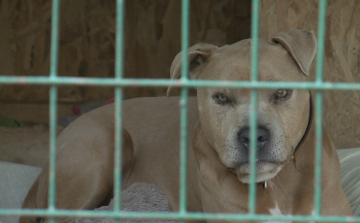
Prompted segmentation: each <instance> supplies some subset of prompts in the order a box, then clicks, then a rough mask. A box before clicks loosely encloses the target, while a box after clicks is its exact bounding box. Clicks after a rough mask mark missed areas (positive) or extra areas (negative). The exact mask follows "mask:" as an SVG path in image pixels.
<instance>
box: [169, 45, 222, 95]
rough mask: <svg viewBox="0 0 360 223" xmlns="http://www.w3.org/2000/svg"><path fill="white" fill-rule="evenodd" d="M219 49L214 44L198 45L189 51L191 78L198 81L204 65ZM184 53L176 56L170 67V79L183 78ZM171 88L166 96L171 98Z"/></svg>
mask: <svg viewBox="0 0 360 223" xmlns="http://www.w3.org/2000/svg"><path fill="white" fill-rule="evenodd" d="M217 49H218V47H217V46H215V45H212V44H206V43H198V44H195V45H194V46H192V47H190V48H189V49H188V58H189V78H190V79H196V78H198V74H199V71H200V68H201V66H202V65H204V64H205V63H206V61H207V60H208V59H209V57H210V56H211V55H212V53H213V52H214V51H215V50H217ZM182 56H183V52H180V53H178V54H177V55H176V57H175V59H174V61H173V62H172V64H171V67H170V78H171V79H178V78H180V76H181V67H182ZM170 89H171V87H169V88H168V90H167V93H166V95H167V96H169V94H170Z"/></svg>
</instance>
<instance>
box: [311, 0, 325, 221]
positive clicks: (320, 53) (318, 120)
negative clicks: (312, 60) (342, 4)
mask: <svg viewBox="0 0 360 223" xmlns="http://www.w3.org/2000/svg"><path fill="white" fill-rule="evenodd" d="M326 7H327V2H326V0H320V2H319V23H318V38H317V39H318V45H317V61H316V62H317V63H316V83H323V65H324V46H325V31H326ZM315 103H316V109H315V128H316V131H315V145H316V146H315V180H314V187H315V194H314V206H315V207H314V208H315V211H314V214H315V215H320V211H321V177H322V167H321V162H322V138H323V132H322V110H323V107H322V106H323V92H322V91H316V92H315Z"/></svg>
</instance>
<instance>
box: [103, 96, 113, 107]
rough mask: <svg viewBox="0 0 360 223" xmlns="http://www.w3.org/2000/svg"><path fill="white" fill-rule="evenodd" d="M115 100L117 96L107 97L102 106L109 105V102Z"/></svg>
mask: <svg viewBox="0 0 360 223" xmlns="http://www.w3.org/2000/svg"><path fill="white" fill-rule="evenodd" d="M114 102H115V98H114V97H112V98H109V99H107V100H106V101H105V102H104V103H102V105H101V106H104V105H108V104H111V103H114Z"/></svg>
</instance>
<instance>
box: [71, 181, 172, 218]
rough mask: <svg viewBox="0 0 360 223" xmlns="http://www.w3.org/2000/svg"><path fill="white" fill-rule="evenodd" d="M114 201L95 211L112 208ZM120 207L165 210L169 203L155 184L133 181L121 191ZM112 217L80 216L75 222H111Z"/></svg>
mask: <svg viewBox="0 0 360 223" xmlns="http://www.w3.org/2000/svg"><path fill="white" fill-rule="evenodd" d="M113 207H114V201H113V200H111V202H110V204H109V205H108V206H103V207H100V208H97V209H95V211H109V210H113ZM121 207H122V210H124V211H146V212H166V211H170V205H169V201H168V199H167V197H166V196H165V194H164V193H163V192H162V191H161V190H160V189H159V188H158V187H156V186H155V185H153V184H148V183H135V184H133V185H131V186H130V187H129V188H127V189H126V190H124V191H123V192H122V199H121ZM113 222H115V221H114V220H113V219H102V218H86V219H84V218H82V219H80V218H79V219H77V220H76V223H113ZM121 222H122V223H135V222H136V223H156V222H161V223H175V222H178V221H175V220H159V219H123V220H121Z"/></svg>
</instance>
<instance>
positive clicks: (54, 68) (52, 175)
mask: <svg viewBox="0 0 360 223" xmlns="http://www.w3.org/2000/svg"><path fill="white" fill-rule="evenodd" d="M59 11H60V2H59V0H53V1H52V17H51V20H52V27H51V56H50V79H53V78H56V76H57V72H58V54H59V53H58V52H59V17H60V15H59V14H60V13H59ZM57 97H58V87H57V86H55V85H51V86H50V97H49V98H50V102H49V103H50V111H49V113H50V120H49V125H50V126H49V127H50V152H49V154H50V161H49V163H50V165H49V194H48V196H49V197H48V209H49V210H55V209H56V207H55V205H56V135H57V134H56V126H57V121H56V119H57ZM49 222H50V223H54V222H55V219H54V218H50V219H49Z"/></svg>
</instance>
